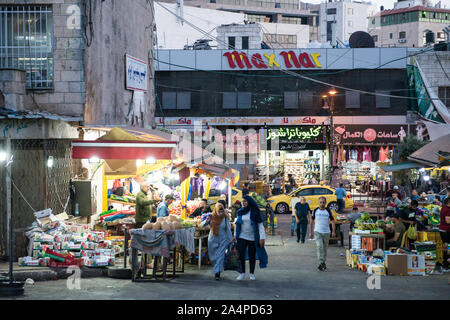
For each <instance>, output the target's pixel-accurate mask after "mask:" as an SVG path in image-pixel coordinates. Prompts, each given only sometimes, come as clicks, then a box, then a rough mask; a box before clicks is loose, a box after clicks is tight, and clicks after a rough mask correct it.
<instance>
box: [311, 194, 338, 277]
mask: <svg viewBox="0 0 450 320" xmlns="http://www.w3.org/2000/svg"><path fill="white" fill-rule="evenodd" d="M326 205H327V199H326V198H325V197H320V198H319V207H318V208H316V209H315V210H314V211H313V213H312V216H311V220H312V221H311V232H310V233H311V238H312V234H313V232H314V239H315V240H316V245H317V258H318V260H319V267H318V269H319V270H320V271H325V270H327V265H326V261H327V250H328V243H329V242H330V223H331V226H332V228H333V231H332V233H331V236H332V237H333V238H334V237H335V236H336V224H335V223H334V217H333V214H332V213H331V210H330V209H328V208H327V207H326Z"/></svg>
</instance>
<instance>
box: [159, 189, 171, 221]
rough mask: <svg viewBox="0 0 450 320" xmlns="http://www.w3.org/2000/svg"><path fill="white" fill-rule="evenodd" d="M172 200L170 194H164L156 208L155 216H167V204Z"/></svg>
mask: <svg viewBox="0 0 450 320" xmlns="http://www.w3.org/2000/svg"><path fill="white" fill-rule="evenodd" d="M174 200H175V199H174V197H172V196H171V195H170V194H168V195H166V197H165V199H164V201H163V202H161V203H160V204H159V206H158V209H157V210H156V217H157V218H164V217H167V216H169V214H170V213H169V206H170V205H171V204H172V202H173V201H174Z"/></svg>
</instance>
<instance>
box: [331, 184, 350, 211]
mask: <svg viewBox="0 0 450 320" xmlns="http://www.w3.org/2000/svg"><path fill="white" fill-rule="evenodd" d="M334 194H335V195H336V198H337V204H338V210H337V212H338V213H342V210H344V208H345V200H344V199H345V196H346V195H347V191H345V189H344V184H343V183H341V184H339V188H337V189H336V191H335V192H334Z"/></svg>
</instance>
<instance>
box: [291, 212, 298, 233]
mask: <svg viewBox="0 0 450 320" xmlns="http://www.w3.org/2000/svg"><path fill="white" fill-rule="evenodd" d="M296 226H297V220H296V219H295V216H292V221H291V231H292V232H294V230H295V229H296Z"/></svg>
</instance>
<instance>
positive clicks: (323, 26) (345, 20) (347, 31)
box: [319, 0, 370, 46]
mask: <svg viewBox="0 0 450 320" xmlns="http://www.w3.org/2000/svg"><path fill="white" fill-rule="evenodd" d="M369 7H370V3H368V2H359V1H352V0H335V1H331V0H330V1H326V2H323V3H321V4H320V24H319V25H320V34H319V41H320V42H322V43H324V42H328V41H329V42H330V43H331V44H332V45H333V46H334V45H336V44H337V42H339V41H341V42H344V43H345V42H348V40H349V38H350V36H351V35H352V33H354V32H356V31H367V17H368V10H369Z"/></svg>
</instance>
